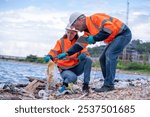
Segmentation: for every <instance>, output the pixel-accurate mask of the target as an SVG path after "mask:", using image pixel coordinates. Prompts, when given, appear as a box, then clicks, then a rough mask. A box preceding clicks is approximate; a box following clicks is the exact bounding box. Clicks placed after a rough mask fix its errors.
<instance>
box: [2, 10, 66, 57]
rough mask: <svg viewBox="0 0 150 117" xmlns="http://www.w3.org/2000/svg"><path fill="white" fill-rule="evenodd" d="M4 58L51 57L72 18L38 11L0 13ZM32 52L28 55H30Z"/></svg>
mask: <svg viewBox="0 0 150 117" xmlns="http://www.w3.org/2000/svg"><path fill="white" fill-rule="evenodd" d="M0 17H1V19H0V27H1V28H0V43H1V44H0V48H2V49H1V51H0V54H8V55H17V56H19V55H20V56H27V55H29V54H37V55H38V56H42V55H44V54H47V53H48V51H49V49H50V48H52V47H53V46H54V44H55V42H56V40H57V39H59V38H61V36H62V35H63V33H64V32H65V30H64V28H65V27H66V24H67V20H68V15H67V14H66V12H65V13H64V12H52V11H50V10H41V9H39V8H36V7H28V8H25V9H19V10H11V11H6V12H0ZM27 50H28V51H27Z"/></svg>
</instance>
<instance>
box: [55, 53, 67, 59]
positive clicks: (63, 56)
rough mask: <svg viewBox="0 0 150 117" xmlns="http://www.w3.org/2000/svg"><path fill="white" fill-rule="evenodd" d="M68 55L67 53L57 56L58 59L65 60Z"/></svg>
mask: <svg viewBox="0 0 150 117" xmlns="http://www.w3.org/2000/svg"><path fill="white" fill-rule="evenodd" d="M67 55H68V54H67V53H66V52H64V53H62V54H59V55H57V56H56V58H58V59H59V60H61V59H63V58H65V57H66V56H67Z"/></svg>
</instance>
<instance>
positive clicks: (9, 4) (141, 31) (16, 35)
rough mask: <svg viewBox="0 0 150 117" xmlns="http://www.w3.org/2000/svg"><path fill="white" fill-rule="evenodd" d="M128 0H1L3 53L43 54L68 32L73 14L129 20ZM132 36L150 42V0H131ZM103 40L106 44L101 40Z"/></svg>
mask: <svg viewBox="0 0 150 117" xmlns="http://www.w3.org/2000/svg"><path fill="white" fill-rule="evenodd" d="M126 3H127V0H0V55H10V56H22V57H26V56H28V55H30V54H32V55H37V56H40V57H43V56H44V55H46V54H47V53H48V52H49V50H50V49H51V48H53V47H54V45H55V43H56V41H57V40H58V39H60V38H61V37H62V36H63V34H64V33H65V27H66V25H67V23H68V20H69V16H70V14H72V13H73V12H81V13H84V14H85V15H87V16H90V15H92V14H94V13H98V12H99V13H106V14H109V15H111V16H113V17H117V18H119V19H120V20H122V21H123V22H124V23H126V22H127V20H126V16H127V15H126V11H127V4H126ZM128 26H129V27H130V29H131V31H132V35H133V36H132V39H140V40H142V41H143V42H150V36H149V34H150V28H149V27H150V0H129V19H128ZM99 44H103V43H101V42H99Z"/></svg>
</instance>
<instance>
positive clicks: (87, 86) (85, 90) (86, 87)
mask: <svg viewBox="0 0 150 117" xmlns="http://www.w3.org/2000/svg"><path fill="white" fill-rule="evenodd" d="M89 89H90V87H89V85H88V84H83V87H82V92H83V93H89V92H90V91H89Z"/></svg>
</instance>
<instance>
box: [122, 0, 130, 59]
mask: <svg viewBox="0 0 150 117" xmlns="http://www.w3.org/2000/svg"><path fill="white" fill-rule="evenodd" d="M128 19H129V0H127V10H126V25H128V24H129V23H128ZM126 54H127V49H126V48H124V51H123V60H126Z"/></svg>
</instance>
